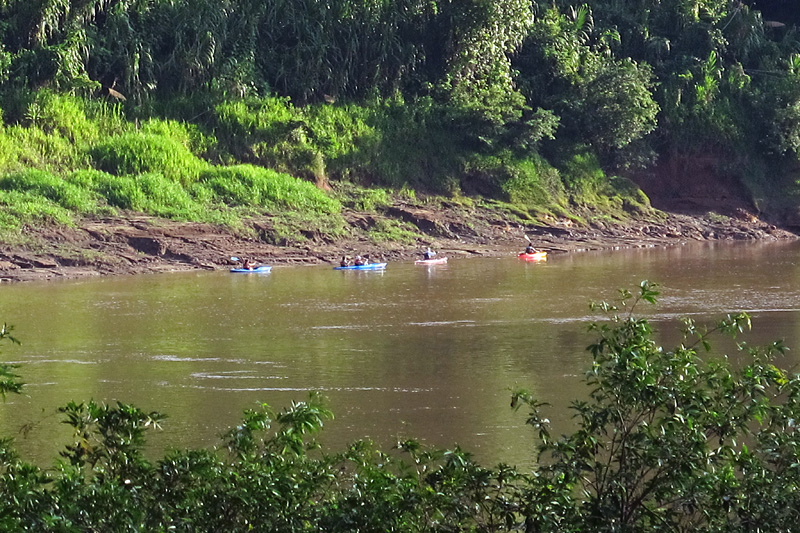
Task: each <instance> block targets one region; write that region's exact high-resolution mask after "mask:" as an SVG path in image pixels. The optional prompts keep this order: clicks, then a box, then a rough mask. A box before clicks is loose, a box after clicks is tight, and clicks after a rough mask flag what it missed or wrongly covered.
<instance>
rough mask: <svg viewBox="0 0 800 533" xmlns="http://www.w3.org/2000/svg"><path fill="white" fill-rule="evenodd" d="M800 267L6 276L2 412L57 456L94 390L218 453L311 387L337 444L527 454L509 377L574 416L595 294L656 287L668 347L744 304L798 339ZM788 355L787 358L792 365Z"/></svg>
mask: <svg viewBox="0 0 800 533" xmlns="http://www.w3.org/2000/svg"><path fill="white" fill-rule="evenodd" d="M798 274H800V243H786V242H782V243H760V242H759V243H732V244H725V243H715V244H696V245H685V246H679V247H670V248H663V249H661V248H649V249H635V250H618V251H609V252H597V253H595V252H591V253H589V252H587V253H576V254H568V255H566V254H565V255H553V256H551V257H550V258H548V260H547V261H545V262H539V263H526V262H524V261H520V260H518V259H517V258H516V257H512V256H509V257H503V258H491V259H490V258H470V259H451V261H450V262H449V264H447V265H439V266H417V265H414V264H412V263H390V264H389V266H388V268H387V269H386V271H385V272H353V271H350V272H347V271H334V270H333V269H331V268H330V267H329V266H314V267H308V266H304V267H275V268H274V269H273V270H272V272H271V273H269V274H230V273H227V272H197V273H175V274H158V275H142V276H132V277H111V278H100V279H85V280H78V281H63V282H46V283H25V284H13V285H4V286H2V287H0V310H1V313H0V320H3V321H6V322H7V323H9V324H12V325H14V327H15V329H14V334H15V335H16V336H17V337H18V338H19V339H20V340H21V341H22V345H21V346H12V345H10V344H8V345H5V346H3V347H2V352H0V353H2V356H3V358H4V359H5V360H6V361H13V362H16V363H19V364H21V365H22V366H21V368H20V369H19V372H20V374H21V375H22V376H23V380H24V381H25V382H26V383H27V385H26V388H25V395H24V396H10V397H8V398H7V400H6V402H5V403H4V404H2V405H0V421H1V423H2V434H3V435H13V436H15V437H16V439H17V442H18V447H19V448H20V450H22V452H23V454H24V456H25V457H26V458H28V459H31V460H35V461H37V462H40V463H41V462H44V463H46V464H49V463H51V462H52V459H53V458H54V457H55V455H56V454H57V450H58V449H60V447H61V446H63V445H64V444H66V443H67V442H68V439H69V434H68V432H67V427H66V426H65V425H64V424H60V423H59V421H60V417H59V415H58V414H57V413H56V408H57V407H58V406H60V405H64V404H66V403H67V402H69V401H71V400H75V401H84V400H89V399H94V400H97V401H105V402H116V401H123V402H127V403H133V404H135V405H137V406H139V407H141V408H143V409H145V410H147V411H151V410H157V411H160V412H164V413H166V414H168V415H169V418H168V419H167V420H166V421H165V423H164V428H163V430H161V431H157V432H155V433H153V435H152V437H151V440H152V443H153V447H154V448H156V449H158V450H163V449H165V448H172V447H180V448H183V447H196V446H212V445H214V444H217V443H219V442H220V441H219V435H220V434H221V433H222V432H223V431H224V430H225V429H226V428H228V427H231V426H234V425H235V424H236V423H237V422H238V420H239V418H240V414H241V412H242V411H243V410H244V409H248V408H253V407H256V406H257V405H258V403H259V402H266V403H268V404H270V405H271V406H272V407H274V408H276V409H280V408H283V407H286V406H288V405H290V403H291V402H292V401H299V400H303V399H305V398H306V397H307V395H308V393H309V392H312V391H319V392H321V393H322V394H323V396H324V397H325V398H326V400H327V404H328V406H329V407H330V408H331V409H332V410H333V411H334V413H335V419H334V420H331V421H329V422H327V423H326V428H325V430H324V431H323V433H322V437H321V438H322V440H323V442H324V443H325V444H326V446H328V447H329V449H331V450H337V449H341V447H342V446H344V445H345V444H346V443H348V442H350V441H353V440H357V439H362V438H369V439H372V440H374V441H376V442H377V443H378V444H379V445H380V446H381V447H382V448H384V449H385V448H388V447H390V446H391V445H392V444H393V443H394V442H396V439H398V438H407V437H414V438H418V439H420V440H422V441H423V442H425V443H428V444H431V445H435V446H440V447H450V446H453V445H454V444H458V445H460V446H462V448H465V449H466V450H469V451H471V452H473V454H474V455H475V456H476V458H477V459H478V460H479V461H480V462H482V463H484V464H487V465H492V464H495V463H497V462H500V461H503V462H509V463H514V464H517V465H528V464H532V461H533V455H532V450H533V445H534V441H533V434H532V432H531V431H529V430H528V429H527V428H526V427H525V425H524V419H525V416H524V415H525V413H524V412H517V413H515V412H513V411H512V410H511V409H510V407H509V400H510V393H509V389H510V388H513V387H518V386H519V387H525V388H528V389H529V390H531V391H533V392H534V394H535V395H536V396H537V397H538V398H540V399H542V400H544V401H548V402H550V403H551V404H552V405H553V407H552V412H553V419H554V423H555V424H556V427H557V429H560V428H567V427H568V424H569V422H568V413H567V410H566V406H567V405H568V403H569V401H570V400H571V399H574V398H581V397H583V396H585V387H584V386H583V385H582V384H581V382H580V380H581V377H582V375H583V373H584V371H585V370H586V369H587V368H588V364H589V358H588V354H587V353H586V351H585V347H586V346H587V345H588V344H589V343H590V342H591V341H592V339H593V336H592V335H590V334H589V333H588V332H587V330H586V327H587V324H588V323H589V322H590V321H592V320H599V319H601V318H602V317H599V316H597V315H595V314H593V313H592V312H590V309H589V305H588V304H589V302H590V301H592V300H594V301H598V300H611V299H613V298H614V297H615V295H616V292H617V290H618V289H620V288H628V289H631V290H633V289H635V288H636V287H637V286H638V284H639V282H640V281H641V280H644V279H648V280H650V281H654V282H657V283H659V284H660V285H661V291H662V296H661V298H660V300H659V304H658V305H657V306H655V307H653V306H649V305H648V306H644V307H642V308H641V312H642V314H643V315H644V316H648V317H650V318H651V319H652V321H653V322H654V323H655V324H656V326H657V328H658V329H659V330H660V332H661V333H660V335H661V337H660V338H661V339H662V340H663V342H665V343H666V344H667V347H669V344H668V343H674V342H677V341H678V340H679V337H678V336H677V335H676V334H675V333H674V331H675V328H676V325H677V320H678V318H679V317H681V316H691V317H693V318H695V319H696V320H698V321H701V322H702V321H713V320H714V319H716V318H719V317H721V316H723V315H724V314H725V313H728V312H736V311H741V310H743V311H748V312H749V313H751V315H752V316H753V323H754V331H753V333H751V334H750V335H748V336H747V337H746V339H747V340H748V342H751V343H753V344H759V343H765V342H768V341H772V340H775V339H778V338H782V339H785V340H786V343H787V344H788V345H789V346H790V347H796V346H797V345H798V342H797V340H798V326H800V280H798ZM797 361H798V355H797V354H796V353H795V352H789V355H788V357H787V358H786V360H785V366H787V367H794V365H795V364H796V363H797ZM23 428H24V431H21V429H23Z"/></svg>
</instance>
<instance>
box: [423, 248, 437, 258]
mask: <svg viewBox="0 0 800 533" xmlns="http://www.w3.org/2000/svg"><path fill="white" fill-rule="evenodd" d="M434 257H436V252H434V251H433V250H431V249H430V247H429V248H428V249H427V250H425V251H424V252H423V253H422V258H423V259H424V260H426V261H427V260H428V259H433V258H434Z"/></svg>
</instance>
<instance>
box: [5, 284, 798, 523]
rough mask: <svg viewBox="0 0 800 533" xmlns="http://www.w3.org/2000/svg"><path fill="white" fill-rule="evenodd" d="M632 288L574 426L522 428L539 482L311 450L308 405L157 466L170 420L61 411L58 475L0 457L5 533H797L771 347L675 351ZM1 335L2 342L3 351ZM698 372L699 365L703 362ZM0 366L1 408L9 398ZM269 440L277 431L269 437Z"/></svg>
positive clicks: (536, 412) (787, 390) (367, 452)
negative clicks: (67, 429)
mask: <svg viewBox="0 0 800 533" xmlns="http://www.w3.org/2000/svg"><path fill="white" fill-rule="evenodd" d="M657 295H658V292H657V290H656V287H655V286H654V285H652V284H650V283H648V282H643V283H642V284H641V286H640V288H639V290H638V291H637V292H636V293H635V294H631V293H629V292H627V291H622V292H621V298H620V301H619V303H618V304H617V305H616V306H613V305H610V304H606V303H603V304H598V305H597V306H596V308H598V309H602V310H604V311H606V312H607V313H609V315H610V320H609V321H608V322H606V323H603V324H596V325H593V326H592V329H593V330H594V331H596V332H597V341H596V342H595V343H594V344H593V345H591V346H590V347H589V351H590V353H591V354H592V365H591V369H590V371H589V372H588V373H587V376H586V378H585V382H586V385H587V388H588V391H587V395H586V397H585V399H583V400H580V401H576V402H575V403H573V405H572V407H571V409H572V411H573V412H574V415H575V420H576V426H575V429H574V431H573V432H572V433H569V434H567V435H564V436H562V437H560V438H555V437H554V436H552V435H551V433H550V430H549V422H548V421H547V419H545V418H544V417H543V415H542V412H543V409H546V407H545V405H544V404H541V403H539V401H538V400H537V399H535V398H533V397H532V396H531V394H529V393H527V392H525V391H514V392H513V395H512V407H517V408H519V407H521V406H524V407H526V408H527V409H528V410H529V415H528V424H529V425H530V426H532V427H533V428H534V429H535V430H536V434H537V437H538V438H537V441H538V450H539V457H538V466H537V467H536V468H535V469H534V470H533V471H532V472H523V471H520V470H518V469H516V468H514V467H512V466H508V465H498V466H497V467H493V468H487V467H484V466H481V465H479V464H477V463H476V462H475V461H473V460H472V459H471V457H470V455H469V454H468V453H467V452H465V451H462V450H458V449H455V450H450V451H443V450H431V449H427V448H425V447H423V446H421V445H420V444H419V443H417V442H415V441H413V440H407V441H404V442H400V443H398V446H397V448H396V449H395V450H392V451H390V452H382V451H380V450H378V449H376V448H375V447H374V446H373V445H371V444H370V443H368V442H356V443H354V444H352V445H350V446H349V447H348V448H347V449H345V450H343V451H340V452H332V451H325V450H321V449H320V448H319V447H318V446H317V445H316V443H315V441H314V438H313V433H314V432H316V431H317V430H319V429H320V428H321V427H322V425H323V422H324V421H325V419H326V418H327V417H329V416H330V413H329V412H328V411H327V410H326V409H325V407H324V405H323V404H322V403H321V401H320V399H319V398H318V397H317V396H311V397H310V398H309V400H308V401H304V402H298V403H295V404H293V405H292V406H291V407H290V408H288V409H285V410H283V411H281V412H274V411H272V410H271V409H269V407H267V406H266V405H264V406H262V408H261V409H256V410H252V411H248V412H246V413H245V415H244V418H243V420H242V422H241V423H240V424H239V425H238V426H236V427H235V428H233V429H231V430H230V431H228V432H227V433H226V434H225V436H224V440H223V442H222V443H221V445H220V446H219V447H218V448H216V449H186V450H175V451H172V452H169V453H167V454H166V455H164V456H163V457H161V458H159V459H157V460H155V461H154V460H151V459H148V457H147V454H146V453H145V447H144V444H145V436H146V432H147V431H151V430H153V428H157V427H159V425H160V423H161V421H162V419H163V416H162V415H160V414H159V413H155V412H154V413H146V412H143V411H141V410H140V409H137V408H136V407H134V406H131V405H125V404H117V405H114V406H109V405H103V404H98V403H95V402H90V403H88V404H83V403H80V404H79V403H70V404H69V405H66V406H64V407H63V408H61V409H60V412H61V414H62V416H63V419H64V422H66V423H67V424H69V425H70V426H71V427H72V428H74V441H73V442H71V443H69V444H67V445H66V446H65V447H64V449H63V451H62V452H61V458H60V459H59V460H58V461H57V462H56V463H55V464H54V466H53V468H50V469H42V468H40V467H37V466H34V465H32V464H29V463H27V462H25V461H24V460H22V459H21V458H20V457H19V455H18V454H17V453H16V452H15V451H14V448H13V442H12V441H11V440H10V439H6V440H3V441H0V529H2V530H4V531H60V532H64V531H115V532H116V531H287V532H288V531H342V532H344V531H347V532H353V531H362V532H367V531H409V532H412V531H419V532H430V531H484V532H488V531H527V532H548V531H551V532H565V531H566V532H572V531H574V532H580V531H648V532H649V531H682V532H689V531H693V532H697V531H709V532H711V531H714V532H722V531H725V532H746V531H794V530H796V529H797V525H796V524H797V509H799V508H800V501H798V492H797V487H798V483H800V469H798V457H800V439H798V434H797V431H796V421H797V420H798V419H800V376H798V375H792V374H789V373H787V372H785V371H783V370H780V369H779V368H778V367H777V366H776V362H777V360H778V358H779V357H780V355H781V353H782V352H783V350H784V347H783V346H782V345H781V344H780V343H775V344H773V345H771V346H767V347H766V348H751V347H749V346H747V345H746V344H745V343H744V342H742V341H741V339H737V346H738V348H739V349H740V350H741V351H742V352H743V356H742V357H740V358H738V363H736V364H732V363H731V362H730V361H729V360H728V359H727V358H726V357H718V356H715V355H713V354H712V353H710V349H711V344H710V342H711V340H712V338H713V337H714V335H717V334H720V333H722V334H730V335H733V336H736V335H737V334H739V333H741V332H742V331H743V330H744V329H746V328H747V327H749V319H748V317H747V316H746V315H744V314H739V315H735V316H728V317H727V318H726V319H724V320H722V321H721V322H720V323H719V324H718V325H717V326H716V327H713V328H710V329H706V328H704V327H701V326H699V325H696V324H695V323H693V322H692V321H689V320H687V321H686V322H685V323H684V338H683V341H682V342H681V344H680V345H679V346H678V347H676V348H675V349H674V350H665V349H663V348H662V347H660V346H658V345H657V344H656V343H655V342H654V340H653V331H652V329H651V325H650V324H649V322H648V321H647V320H646V319H643V318H637V317H635V316H634V315H633V312H634V310H635V308H636V306H637V304H638V303H640V302H653V303H654V302H655V300H656V297H657ZM9 333H10V331H9V329H8V328H5V327H4V328H3V329H2V331H0V339H9V338H10V337H9ZM701 355H702V357H701ZM17 371H18V369H16V368H14V367H12V366H9V365H2V366H0V377H2V382H0V390H2V391H3V393H15V392H19V390H20V386H21V385H20V384H19V377H18V376H16V374H15V372H17ZM273 425H274V427H272V426H273Z"/></svg>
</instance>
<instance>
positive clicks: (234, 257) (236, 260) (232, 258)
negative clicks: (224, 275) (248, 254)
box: [231, 255, 241, 263]
mask: <svg viewBox="0 0 800 533" xmlns="http://www.w3.org/2000/svg"><path fill="white" fill-rule="evenodd" d="M231 261H233V262H235V263H238V262H239V261H241V259H239V258H238V257H236V256H235V255H232V256H231Z"/></svg>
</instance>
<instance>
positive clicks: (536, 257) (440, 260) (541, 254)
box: [231, 251, 547, 274]
mask: <svg viewBox="0 0 800 533" xmlns="http://www.w3.org/2000/svg"><path fill="white" fill-rule="evenodd" d="M517 257H519V258H520V259H523V260H525V261H544V260H546V259H547V252H545V251H537V252H533V253H526V252H522V253H520V254H519V255H518V256H517ZM414 264H415V265H446V264H447V257H432V258H430V259H418V260H416V261H414ZM386 265H387V263H366V264H363V265H344V266H336V267H333V269H334V270H383V269H385V268H386ZM271 270H272V267H271V266H268V265H261V266H258V267H254V268H241V267H239V268H232V269H231V272H235V273H243V274H265V273H267V272H269V271H271Z"/></svg>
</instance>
